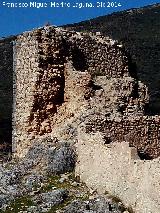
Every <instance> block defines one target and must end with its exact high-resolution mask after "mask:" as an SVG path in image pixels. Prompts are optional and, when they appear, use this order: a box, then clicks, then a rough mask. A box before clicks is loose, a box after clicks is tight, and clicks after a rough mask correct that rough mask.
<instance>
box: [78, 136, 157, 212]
mask: <svg viewBox="0 0 160 213" xmlns="http://www.w3.org/2000/svg"><path fill="white" fill-rule="evenodd" d="M104 143H105V140H103V136H102V135H101V134H100V133H96V134H82V132H79V136H78V144H77V151H78V160H77V165H76V175H77V176H79V177H80V179H81V180H82V181H84V182H85V183H86V184H87V186H88V187H90V188H91V189H92V190H97V191H98V192H99V193H110V194H112V195H114V196H115V197H119V198H120V199H122V201H123V202H124V203H125V204H126V205H128V206H131V207H132V209H133V210H134V211H135V212H136V213H159V212H160V197H159V191H160V185H159V182H160V176H159V172H160V158H157V159H154V160H151V161H144V160H140V159H139V157H138V155H137V151H136V149H135V148H132V147H129V144H128V143H126V142H121V143H114V144H111V145H104Z"/></svg>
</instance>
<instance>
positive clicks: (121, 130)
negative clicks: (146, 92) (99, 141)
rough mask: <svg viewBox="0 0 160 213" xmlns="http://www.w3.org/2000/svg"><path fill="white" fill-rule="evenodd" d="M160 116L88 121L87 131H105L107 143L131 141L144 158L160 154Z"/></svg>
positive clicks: (130, 143)
mask: <svg viewBox="0 0 160 213" xmlns="http://www.w3.org/2000/svg"><path fill="white" fill-rule="evenodd" d="M159 127H160V117H159V116H136V117H131V118H128V117H122V118H118V119H106V120H105V121H103V122H93V123H92V122H90V123H88V124H87V123H86V132H87V133H89V132H97V131H100V132H103V134H104V137H106V144H107V143H114V142H116V143H117V142H121V141H126V142H129V145H130V146H132V147H135V148H137V151H138V154H139V156H140V157H141V158H142V159H147V160H149V159H153V158H157V157H158V156H160V138H159V136H160V128H159Z"/></svg>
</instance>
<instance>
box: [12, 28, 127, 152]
mask: <svg viewBox="0 0 160 213" xmlns="http://www.w3.org/2000/svg"><path fill="white" fill-rule="evenodd" d="M68 61H70V62H71V63H72V67H73V69H74V70H75V71H81V72H87V71H88V72H90V74H91V75H93V76H94V75H99V74H102V73H100V72H101V70H103V71H104V69H106V70H105V71H104V72H105V73H106V74H107V75H108V77H112V76H115V74H116V75H117V76H123V75H124V73H125V72H126V75H127V74H128V73H127V67H128V65H127V58H126V57H125V56H124V55H123V53H122V51H121V50H120V49H119V47H115V46H114V44H110V41H102V39H100V38H98V39H97V38H95V37H92V36H88V35H80V34H77V33H75V32H68V31H63V30H60V29H57V28H53V27H44V28H41V29H37V30H34V31H32V32H26V33H24V34H22V35H20V36H18V38H17V39H16V41H15V45H14V67H15V70H14V73H15V84H16V86H15V89H14V97H15V99H14V112H13V117H14V118H13V124H14V127H13V129H14V131H13V140H14V141H13V152H17V153H19V154H20V155H21V154H22V153H25V150H27V149H28V148H27V147H29V146H30V145H31V140H32V139H35V138H37V137H40V136H43V135H45V134H48V133H51V132H52V131H53V129H54V123H53V122H54V119H53V117H54V116H55V114H56V113H57V112H58V109H59V107H60V106H61V105H62V104H63V102H64V99H65V96H67V94H66V93H65V69H66V68H65V67H66V64H67V62H68ZM106 63H107V64H106ZM95 68H96V69H95ZM115 69H116V70H115ZM97 72H98V73H97ZM104 72H103V74H104ZM113 73H114V74H113ZM71 89H74V88H71ZM84 95H85V94H84ZM88 98H89V96H88ZM68 102H69V100H68ZM22 150H23V152H22Z"/></svg>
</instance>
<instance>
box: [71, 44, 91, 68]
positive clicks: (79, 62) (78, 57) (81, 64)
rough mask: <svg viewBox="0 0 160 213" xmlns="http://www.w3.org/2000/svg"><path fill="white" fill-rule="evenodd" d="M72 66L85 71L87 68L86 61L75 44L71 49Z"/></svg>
mask: <svg viewBox="0 0 160 213" xmlns="http://www.w3.org/2000/svg"><path fill="white" fill-rule="evenodd" d="M71 55H72V61H73V66H74V68H75V69H76V70H78V71H81V72H85V70H86V69H88V66H87V61H86V57H85V55H84V53H83V52H82V50H80V49H79V48H78V47H77V46H74V48H72V50H71Z"/></svg>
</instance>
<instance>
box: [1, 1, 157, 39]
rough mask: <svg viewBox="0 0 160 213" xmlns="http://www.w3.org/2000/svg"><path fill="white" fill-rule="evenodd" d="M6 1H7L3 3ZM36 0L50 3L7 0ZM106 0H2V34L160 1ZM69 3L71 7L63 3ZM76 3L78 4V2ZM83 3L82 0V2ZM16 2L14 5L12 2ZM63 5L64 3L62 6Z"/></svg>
mask: <svg viewBox="0 0 160 213" xmlns="http://www.w3.org/2000/svg"><path fill="white" fill-rule="evenodd" d="M4 2H5V3H4ZM30 2H32V5H33V2H34V3H46V4H45V5H47V7H43V8H39V9H38V8H33V7H32V8H30V7H29V6H28V7H27V8H22V7H18V8H16V7H7V6H3V4H5V5H10V4H7V3H14V6H15V3H17V5H18V3H25V6H27V5H30ZM51 2H52V3H53V7H51ZM54 2H55V3H61V5H60V7H54ZM87 2H88V3H92V5H93V6H94V7H92V8H88V7H85V5H86V3H87ZM97 2H102V3H104V5H103V6H104V7H97V5H98V4H97ZM107 2H108V1H105V0H62V1H61V0H8V1H7V0H0V26H1V27H0V37H5V36H8V35H14V34H18V33H21V32H23V31H26V30H31V29H33V28H36V27H40V26H43V25H44V24H45V23H47V22H50V23H51V24H53V25H63V24H67V23H75V22H79V21H83V20H87V19H91V18H95V17H98V16H102V15H107V14H110V13H112V12H114V11H120V10H125V9H130V8H137V7H141V6H146V5H149V4H154V3H160V0H119V1H118V0H116V1H112V0H111V1H110V2H117V3H116V4H115V5H116V6H117V5H118V3H120V4H121V6H119V7H113V8H112V7H107ZM65 3H66V4H67V6H68V7H66V6H64V4H65ZM76 3H77V4H76ZM81 3H83V4H81ZM75 5H77V6H82V5H83V6H84V7H83V8H78V7H77V8H75V7H73V6H75ZM12 6H13V5H12ZM62 6H63V7H62ZM108 6H109V5H108Z"/></svg>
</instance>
